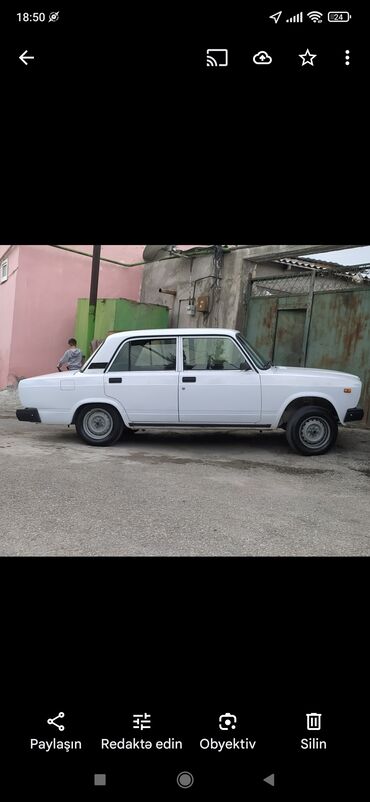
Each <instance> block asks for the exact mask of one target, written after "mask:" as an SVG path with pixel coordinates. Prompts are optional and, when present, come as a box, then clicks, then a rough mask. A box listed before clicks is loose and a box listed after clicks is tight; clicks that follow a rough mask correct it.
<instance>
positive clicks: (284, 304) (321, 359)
mask: <svg viewBox="0 0 370 802" xmlns="http://www.w3.org/2000/svg"><path fill="white" fill-rule="evenodd" d="M296 278H297V277H295V276H292V277H291V278H290V277H286V278H285V277H284V279H283V284H282V281H281V279H280V280H279V279H274V278H269V280H268V281H263V280H262V281H261V279H254V280H253V281H252V288H251V292H250V295H249V298H248V303H247V315H246V326H245V336H246V337H247V339H248V340H250V342H251V344H252V345H254V346H255V347H256V348H257V350H258V351H260V352H261V353H262V354H263V355H264V356H266V358H267V359H271V360H272V361H274V357H275V355H276V356H277V357H279V361H280V364H282V362H283V359H280V357H283V356H284V354H286V355H287V356H288V355H289V354H291V355H293V356H292V357H291V359H293V362H294V363H295V364H301V365H305V366H306V367H315V368H326V369H329V370H343V371H347V372H349V373H355V374H356V375H358V376H360V378H361V380H362V383H363V390H362V396H361V400H360V404H361V405H362V406H363V408H364V411H365V415H364V419H363V421H362V424H361V425H365V426H368V427H370V286H368V285H365V286H362V287H353V286H349V287H347V286H346V287H345V288H343V289H335V290H333V289H331V290H328V291H323V290H322V289H321V287H322V284H321V283H320V282H318V281H316V282H315V281H314V277H313V281H312V282H311V286H310V291H309V292H307V289H308V284H307V283H306V284H305V285H302V287H299V289H298V287H297V281H296V280H295V279H296ZM307 278H309V277H307ZM289 287H291V289H292V290H293V292H294V294H293V293H289ZM303 287H304V290H305V291H302V290H303ZM297 289H298V292H297ZM288 309H289V310H291V311H292V313H293V314H292V315H291V316H290V317H289V318H288V317H287V316H285V319H286V320H287V321H289V329H288V333H287V327H284V328H283V327H282V326H281V324H279V312H281V311H282V310H288ZM302 310H304V313H305V326H304V329H303V330H302ZM294 311H296V314H294ZM282 319H283V315H280V320H282ZM290 338H291V341H290ZM299 352H300V353H299ZM286 364H288V362H286Z"/></svg>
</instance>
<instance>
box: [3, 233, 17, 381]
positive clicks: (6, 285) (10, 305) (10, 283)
mask: <svg viewBox="0 0 370 802" xmlns="http://www.w3.org/2000/svg"><path fill="white" fill-rule="evenodd" d="M3 258H7V259H8V262H9V270H8V280H7V281H4V282H3V284H0V389H3V388H4V387H6V386H7V385H8V383H9V382H8V377H9V361H10V351H11V342H12V333H13V323H14V305H15V297H16V287H17V280H18V263H19V248H18V246H13V247H12V246H9V245H7V246H1V248H0V261H2V260H3Z"/></svg>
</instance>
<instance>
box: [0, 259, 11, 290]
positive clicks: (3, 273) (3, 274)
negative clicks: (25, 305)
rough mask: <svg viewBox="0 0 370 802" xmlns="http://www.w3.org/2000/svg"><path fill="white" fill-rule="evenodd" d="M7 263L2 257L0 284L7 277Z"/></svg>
mask: <svg viewBox="0 0 370 802" xmlns="http://www.w3.org/2000/svg"><path fill="white" fill-rule="evenodd" d="M8 270H9V264H8V260H7V259H3V261H2V262H1V264H0V284H2V283H3V281H6V280H7V278H8Z"/></svg>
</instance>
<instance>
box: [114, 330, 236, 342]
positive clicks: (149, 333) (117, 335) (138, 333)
mask: <svg viewBox="0 0 370 802" xmlns="http://www.w3.org/2000/svg"><path fill="white" fill-rule="evenodd" d="M236 331H237V330H236V329H203V328H202V329H197V328H192V329H137V330H136V329H134V330H133V331H116V332H114V334H109V335H108V337H107V338H106V341H107V340H109V341H111V342H112V341H114V340H122V337H123V336H124V337H131V335H133V336H135V337H158V336H162V335H168V336H171V335H172V336H173V337H176V336H179V335H185V336H187V335H189V334H211V335H213V334H236Z"/></svg>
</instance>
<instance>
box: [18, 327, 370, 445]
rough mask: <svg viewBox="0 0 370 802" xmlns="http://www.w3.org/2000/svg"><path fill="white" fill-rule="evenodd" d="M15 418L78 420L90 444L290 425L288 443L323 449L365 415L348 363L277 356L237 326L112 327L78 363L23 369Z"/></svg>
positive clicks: (355, 380)
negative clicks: (143, 435) (150, 434)
mask: <svg viewBox="0 0 370 802" xmlns="http://www.w3.org/2000/svg"><path fill="white" fill-rule="evenodd" d="M18 390H19V396H20V400H21V403H22V404H23V405H24V406H25V409H18V410H17V412H16V415H17V418H18V420H21V421H34V422H35V423H54V424H56V423H57V424H68V425H70V424H74V425H75V426H76V430H77V432H78V434H79V435H80V437H81V438H82V439H83V440H84V441H85V442H86V443H89V445H94V446H108V445H111V444H112V443H115V442H116V441H117V440H118V439H119V438H120V437H121V436H123V435H128V434H129V432H130V430H133V429H135V428H137V427H138V426H139V427H140V428H149V427H153V426H158V427H169V426H171V427H174V428H181V427H185V426H192V427H195V426H199V427H201V426H204V427H209V426H217V427H224V428H229V427H231V426H235V427H238V428H240V427H248V428H257V429H284V430H285V431H286V436H287V439H288V442H289V445H290V446H291V448H292V449H293V450H295V451H298V452H300V453H301V454H305V455H311V454H323V453H325V451H327V450H328V449H329V448H330V447H331V446H332V445H333V443H334V442H335V440H336V436H337V430H338V423H342V424H344V423H346V422H347V421H355V420H361V418H362V417H363V410H362V409H360V408H359V407H358V406H357V404H358V401H359V398H360V395H361V380H360V379H359V378H358V376H353V375H352V374H350V373H341V372H339V371H333V370H317V369H314V368H295V367H282V366H280V365H278V366H277V365H272V364H271V362H267V361H266V360H265V359H264V358H263V357H262V356H260V354H258V353H257V352H256V351H255V349H254V348H252V347H251V346H250V345H249V344H248V343H247V342H246V340H245V339H244V337H243V336H242V335H241V334H240V333H239V332H238V331H231V330H229V329H153V330H145V331H124V332H119V333H117V334H111V335H110V336H109V337H107V338H106V340H105V341H104V342H103V343H102V344H101V345H100V346H99V348H98V349H97V350H96V351H95V353H94V354H93V355H92V356H91V357H90V358H89V359H88V360H87V362H85V364H84V365H83V367H82V368H81V369H80V370H77V371H73V372H72V371H68V372H65V373H50V374H48V375H46V376H36V377H34V378H30V379H23V380H22V381H21V382H20V383H19V387H18Z"/></svg>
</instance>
